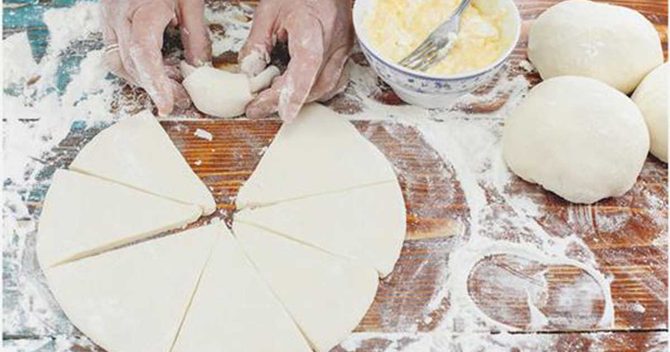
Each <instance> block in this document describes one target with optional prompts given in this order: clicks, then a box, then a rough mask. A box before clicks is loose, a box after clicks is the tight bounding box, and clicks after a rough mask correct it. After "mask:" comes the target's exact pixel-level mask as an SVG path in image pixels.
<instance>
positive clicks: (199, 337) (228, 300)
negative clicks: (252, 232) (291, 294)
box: [172, 228, 311, 352]
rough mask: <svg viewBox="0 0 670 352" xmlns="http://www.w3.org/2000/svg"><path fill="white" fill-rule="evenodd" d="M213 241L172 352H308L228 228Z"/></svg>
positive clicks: (306, 346)
mask: <svg viewBox="0 0 670 352" xmlns="http://www.w3.org/2000/svg"><path fill="white" fill-rule="evenodd" d="M224 232H225V234H224V235H223V236H221V237H220V238H219V239H218V242H217V244H216V246H215V247H214V250H213V252H212V255H211V257H210V259H209V262H208V263H207V266H206V268H205V271H204V272H203V275H202V278H201V279H200V284H199V285H198V290H197V292H196V294H195V295H194V297H193V301H192V303H191V306H190V308H189V311H188V314H187V315H186V318H185V320H184V323H183V325H182V328H181V331H180V332H179V335H178V338H177V341H176V343H175V346H174V349H173V350H172V352H192V351H198V352H222V351H225V352H268V351H286V352H310V351H311V349H310V348H309V345H308V343H307V341H306V340H305V338H304V337H303V336H302V334H301V332H300V330H299V329H298V327H297V326H296V325H295V323H294V322H293V320H292V319H291V317H290V316H289V315H288V313H287V312H286V311H285V310H284V307H283V306H282V305H281V303H280V302H279V301H278V300H277V298H275V296H274V294H273V293H272V291H270V288H269V287H268V285H267V283H265V282H264V281H263V280H262V279H261V278H260V276H259V274H258V272H256V269H255V268H254V267H253V266H252V264H251V262H249V260H248V259H247V257H246V255H245V253H244V252H243V251H242V249H241V248H240V246H239V244H238V243H237V241H236V240H235V239H234V238H233V236H232V234H230V232H229V231H228V229H225V228H224Z"/></svg>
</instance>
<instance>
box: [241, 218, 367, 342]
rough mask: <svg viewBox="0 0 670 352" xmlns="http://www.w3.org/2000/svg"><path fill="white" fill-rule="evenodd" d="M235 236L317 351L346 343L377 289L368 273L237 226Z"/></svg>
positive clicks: (352, 264) (362, 267) (351, 263)
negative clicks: (345, 340)
mask: <svg viewBox="0 0 670 352" xmlns="http://www.w3.org/2000/svg"><path fill="white" fill-rule="evenodd" d="M233 232H234V233H235V236H236V238H237V239H238V240H239V241H240V243H242V247H243V248H244V250H245V251H246V253H247V254H248V255H249V258H250V259H251V261H252V262H253V263H254V265H255V266H256V267H257V268H258V271H259V272H260V274H261V276H262V277H263V278H264V279H265V280H266V281H267V282H268V283H269V285H270V287H271V288H272V290H273V292H274V293H275V294H276V295H277V298H279V300H280V301H281V302H282V303H283V304H284V307H286V309H287V311H288V312H289V314H291V316H292V317H293V319H294V320H295V322H296V323H297V324H298V327H300V330H301V331H302V332H303V333H304V334H305V336H306V337H307V339H308V340H309V341H310V343H311V345H312V347H313V348H314V349H316V350H317V351H320V352H326V351H329V350H330V349H331V348H332V347H333V346H335V345H337V344H338V343H339V342H340V341H342V340H343V339H344V338H345V337H347V336H348V334H349V333H350V332H351V331H352V330H353V329H354V328H355V327H356V326H357V325H358V323H359V322H360V320H361V319H362V318H363V316H364V315H365V313H366V312H367V310H368V308H369V307H370V305H371V304H372V301H373V299H374V297H375V293H376V291H377V285H378V283H379V280H378V278H377V272H376V271H375V270H374V269H373V268H372V267H369V266H367V265H363V264H360V263H359V262H356V261H352V260H348V259H344V258H341V257H337V256H334V255H331V254H328V253H326V252H323V251H321V250H318V249H315V248H312V247H309V246H306V245H303V244H301V243H298V242H295V241H293V240H289V239H286V238H283V237H281V236H277V235H275V234H272V233H269V232H266V231H265V230H263V229H261V228H258V227H255V226H252V225H247V224H244V223H241V222H235V223H234V227H233Z"/></svg>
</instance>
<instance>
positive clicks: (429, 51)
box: [399, 0, 471, 71]
mask: <svg viewBox="0 0 670 352" xmlns="http://www.w3.org/2000/svg"><path fill="white" fill-rule="evenodd" d="M470 1H471V0H461V3H460V4H459V5H458V7H457V8H456V10H455V11H454V13H453V14H451V16H450V17H449V19H448V20H446V21H444V22H443V23H442V24H440V25H439V26H438V27H437V28H436V29H435V30H434V31H433V32H432V33H430V35H429V36H428V38H426V40H424V41H423V43H421V45H419V47H418V48H416V49H414V51H412V52H411V53H410V54H409V55H407V57H405V58H404V59H402V60H400V62H399V64H400V65H402V66H405V67H407V68H409V69H412V70H416V71H426V70H427V69H429V68H430V67H431V66H433V65H434V64H435V63H437V62H440V61H441V60H442V59H443V58H444V57H445V56H447V54H448V53H449V50H450V49H451V47H452V46H453V45H454V41H456V35H457V34H458V31H459V29H460V26H461V14H462V13H463V11H464V10H465V8H466V7H468V5H469V4H470Z"/></svg>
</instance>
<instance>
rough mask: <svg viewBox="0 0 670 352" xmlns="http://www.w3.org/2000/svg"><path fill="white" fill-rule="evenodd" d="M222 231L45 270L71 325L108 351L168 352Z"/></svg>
mask: <svg viewBox="0 0 670 352" xmlns="http://www.w3.org/2000/svg"><path fill="white" fill-rule="evenodd" d="M219 230H220V228H219V226H218V225H212V226H207V227H201V228H198V229H194V230H189V231H185V232H182V233H179V234H175V235H170V236H166V237H163V238H160V239H156V240H152V241H147V242H143V243H140V244H138V245H135V246H130V247H125V248H121V249H118V250H115V251H111V252H107V253H104V254H101V255H98V256H94V257H89V258H85V259H82V260H80V261H76V262H73V263H68V264H64V265H61V266H57V267H55V268H51V269H47V270H46V271H45V273H46V277H47V281H48V283H49V288H50V289H51V292H53V294H54V297H55V298H56V301H58V303H59V304H60V306H61V308H62V309H63V311H64V312H65V315H67V316H68V318H69V319H70V321H71V322H72V323H73V324H74V325H75V326H76V327H77V328H79V330H81V331H82V332H83V333H84V334H86V336H88V337H89V338H91V340H93V341H94V342H95V343H97V344H98V345H100V346H101V347H103V348H104V349H106V350H107V351H138V352H139V351H152V352H168V351H170V348H171V346H172V343H173V342H174V339H175V337H176V335H177V332H178V330H179V325H180V323H181V321H182V320H183V317H184V314H185V313H186V309H187V307H188V304H189V301H190V299H191V297H192V295H193V293H194V291H195V288H196V285H197V282H198V278H199V277H200V274H201V273H202V270H203V268H204V265H205V262H206V261H207V258H208V257H209V254H210V252H211V249H212V245H213V243H214V240H215V239H216V237H215V236H216V235H217V234H219Z"/></svg>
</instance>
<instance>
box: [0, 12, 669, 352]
mask: <svg viewBox="0 0 670 352" xmlns="http://www.w3.org/2000/svg"><path fill="white" fill-rule="evenodd" d="M555 2H556V1H554V0H517V3H518V5H519V7H520V10H521V13H522V16H523V18H524V25H523V29H524V31H523V36H522V39H521V41H520V43H519V45H518V47H517V49H516V50H515V51H514V54H513V56H512V58H511V60H510V65H509V66H508V67H507V68H506V70H507V73H508V74H510V75H519V74H523V75H526V77H527V78H528V80H529V81H531V82H533V83H537V82H538V81H539V77H538V76H537V74H536V73H533V72H531V73H528V72H526V71H524V70H522V69H520V67H519V62H520V61H521V60H524V59H526V51H525V47H526V41H527V29H528V28H529V25H530V24H531V23H532V21H533V19H534V18H536V17H537V16H538V15H539V14H540V13H541V12H542V11H543V10H544V9H545V8H547V7H548V6H550V5H552V4H553V3H555ZM611 2H613V3H617V4H620V5H624V6H628V7H632V8H635V9H637V10H639V11H640V12H642V13H643V14H644V15H645V16H646V17H647V18H649V19H650V20H651V21H652V22H653V23H654V24H655V25H656V27H657V29H658V30H659V33H662V39H663V45H664V47H665V46H667V35H666V34H665V33H666V30H667V28H666V25H665V24H666V23H667V20H668V17H667V1H665V0H663V1H655V0H649V1H629V0H617V1H611ZM43 6H48V5H43ZM213 29H215V30H216V28H213ZM33 30H39V28H36V29H35V28H33ZM233 56H234V55H230V54H228V55H223V56H222V57H220V58H219V60H218V61H219V62H225V61H229V59H230V58H231V57H233ZM354 60H356V61H358V62H363V61H364V59H363V58H362V56H361V55H360V54H356V55H354ZM494 84H495V82H493V83H492V84H491V85H490V86H489V87H488V88H483V89H481V90H480V93H481V94H485V93H486V92H487V91H488V90H489V89H490V88H491V86H493V85H494ZM506 98H507V97H505V96H500V97H498V98H497V99H494V100H489V101H486V102H482V103H478V104H470V105H467V106H460V107H457V109H461V110H462V111H467V112H491V111H495V110H497V109H499V108H500V107H501V106H502V105H503V103H504V101H505V99H506ZM375 99H377V100H378V101H380V102H383V103H385V104H398V103H399V100H398V99H397V97H396V96H395V95H394V94H393V93H392V92H391V91H390V90H389V89H388V87H385V86H383V85H380V90H379V93H378V94H376V95H375ZM130 101H132V102H133V104H136V105H137V106H142V105H144V104H145V103H146V97H145V96H143V93H142V92H141V91H139V90H136V89H131V88H128V87H126V88H125V89H124V94H123V95H122V96H121V97H120V99H119V102H118V104H115V106H114V107H113V108H115V109H116V108H119V107H123V108H124V109H128V105H127V103H128V102H130ZM124 104H126V105H124ZM329 105H330V106H331V107H333V108H334V109H336V110H341V111H343V112H350V111H352V110H359V108H360V106H358V105H357V103H356V102H355V101H348V100H347V99H344V98H336V99H334V100H333V101H331V102H330V103H329ZM131 109H132V107H131ZM186 115H188V116H190V117H195V118H196V119H191V120H167V121H163V122H162V124H163V127H164V128H165V129H166V130H167V132H168V133H169V134H170V136H171V137H172V139H173V141H175V143H176V145H177V146H178V147H179V149H180V150H181V151H182V153H183V154H184V156H185V157H186V159H187V160H188V161H189V163H190V164H191V166H192V167H193V169H194V170H195V171H196V173H197V174H198V175H199V176H200V177H201V178H202V179H203V180H204V181H205V182H206V183H207V184H208V186H210V187H211V188H212V189H213V192H214V194H215V197H216V199H217V203H218V208H219V211H218V212H217V213H216V216H222V217H224V218H225V219H227V220H228V222H229V221H230V216H231V213H232V211H234V197H235V194H236V193H237V190H238V189H239V187H240V186H241V185H242V184H243V183H244V181H245V180H246V179H247V178H248V177H249V175H250V174H251V172H252V171H253V169H254V167H255V165H256V164H257V163H258V161H259V160H260V157H261V155H262V151H263V148H264V147H266V146H267V145H268V144H269V143H270V142H271V140H272V138H273V136H274V134H275V132H276V131H277V129H278V128H279V126H280V122H279V121H278V120H276V119H268V120H261V121H248V120H213V119H208V118H206V117H202V116H200V115H199V114H197V113H196V112H194V111H189V112H188V113H187V114H186ZM390 124H391V123H389V122H368V121H361V122H356V127H357V128H358V129H359V130H360V131H362V132H364V135H365V136H367V137H368V138H369V139H370V140H371V141H372V142H373V143H374V144H375V145H377V146H378V147H379V148H380V150H382V152H383V153H384V154H385V155H386V156H387V157H388V158H389V160H390V161H391V162H392V163H393V165H394V167H395V169H396V172H397V173H398V179H399V182H400V184H401V186H402V189H403V193H404V197H405V200H406V203H407V215H408V234H407V240H406V241H405V244H404V247H403V251H402V254H401V257H400V260H399V262H398V264H397V266H396V269H395V271H394V272H393V274H392V275H391V276H390V277H389V278H387V279H386V280H384V281H383V282H382V283H381V286H380V289H379V291H378V295H377V297H376V299H375V302H374V304H373V306H372V307H371V309H370V310H369V312H368V313H367V315H366V316H365V318H364V319H363V321H362V322H361V324H360V325H359V326H358V328H357V329H356V331H357V332H372V333H374V332H387V333H414V332H418V333H422V332H430V331H433V330H434V329H435V328H436V327H437V326H439V325H440V323H441V322H442V320H441V318H442V317H443V316H444V315H445V314H446V313H447V312H448V311H449V309H450V306H449V301H448V300H444V301H443V302H442V303H441V304H440V306H439V307H438V308H437V309H432V310H431V314H430V316H425V312H426V307H427V305H428V304H429V303H430V302H431V299H432V298H433V296H434V294H435V292H436V290H438V289H439V287H437V286H438V285H439V283H440V282H442V281H441V280H442V279H443V276H444V275H445V272H444V267H445V263H446V261H447V260H448V258H449V253H450V252H451V251H452V250H453V249H454V248H455V247H456V246H458V245H459V243H461V242H462V241H463V240H465V239H467V236H469V231H470V225H471V224H470V223H469V216H470V210H469V209H468V206H467V203H466V202H465V195H464V193H463V189H462V187H461V185H460V183H459V180H458V177H457V175H456V173H455V171H454V167H453V165H451V164H449V162H445V161H444V160H443V159H442V158H441V157H440V156H439V154H438V153H437V152H436V151H435V150H434V149H433V148H432V147H431V146H430V145H428V144H427V143H426V141H425V140H424V139H423V138H422V136H421V134H420V133H419V132H418V131H417V130H416V129H414V128H413V127H409V126H403V125H395V126H393V128H388V127H389V125H390ZM197 128H201V129H204V130H207V131H209V132H210V133H212V134H213V137H214V138H213V140H212V141H207V140H203V139H200V138H198V137H196V136H194V135H193V133H194V131H195V130H196V129H197ZM99 129H100V128H99V127H97V128H75V129H73V131H72V133H71V134H70V136H68V138H66V139H65V140H64V141H63V142H62V143H61V144H60V146H59V147H58V148H56V149H55V150H54V151H53V154H52V155H51V157H50V159H49V160H48V162H47V166H46V167H45V169H44V172H43V182H42V183H40V184H39V185H37V187H35V189H33V190H32V191H31V192H32V196H31V200H32V201H31V204H30V206H31V209H32V210H33V211H34V212H35V214H38V213H39V209H40V205H41V200H42V197H43V194H44V190H45V189H46V187H47V186H48V183H49V179H50V174H51V173H52V172H53V170H54V169H55V168H58V167H63V166H66V165H67V164H68V163H69V162H70V161H71V159H72V158H73V157H74V155H76V153H77V151H78V150H79V149H80V148H81V146H82V145H83V144H85V143H86V141H88V140H89V139H90V138H92V136H93V135H94V134H95V133H97V132H98V131H99ZM667 176H668V173H667V165H666V164H663V163H661V162H659V161H658V160H656V159H655V158H653V157H649V158H648V160H647V162H646V164H645V166H644V169H643V172H642V174H641V176H640V178H639V180H638V181H637V183H636V184H635V186H634V188H633V189H632V190H631V191H630V192H628V193H627V194H626V195H624V196H623V197H620V198H617V199H608V200H605V201H602V202H599V203H597V204H595V205H593V206H576V205H572V204H569V203H567V202H565V201H563V200H561V199H560V198H558V197H556V196H554V195H552V194H550V193H548V192H545V191H543V190H542V189H541V188H539V187H537V186H535V185H530V184H528V183H525V182H523V181H521V180H520V179H518V178H517V179H514V180H513V182H512V183H511V185H510V186H509V187H508V189H507V190H506V191H507V192H509V193H511V194H521V193H523V194H527V195H529V196H530V198H531V199H532V200H533V201H534V202H535V203H536V204H537V205H538V212H537V214H536V215H535V218H534V220H535V221H536V222H537V224H539V226H541V228H542V229H543V230H544V231H546V232H547V233H549V234H551V235H553V236H557V237H564V236H567V235H569V234H574V235H576V236H577V237H578V238H580V239H581V240H583V241H584V242H585V243H586V244H587V245H588V247H589V249H590V250H591V252H592V253H593V255H594V257H595V258H594V260H595V262H596V263H597V267H598V269H599V270H600V271H601V272H603V273H605V274H606V275H608V276H611V277H612V279H613V281H612V284H611V289H612V297H613V301H614V305H615V312H616V314H615V321H614V326H613V327H612V328H599V327H597V324H596V323H597V321H598V320H599V318H600V316H601V314H602V311H603V302H604V299H603V298H602V297H600V298H598V297H596V298H593V297H586V296H580V295H579V292H577V291H569V289H570V288H571V287H574V285H575V283H576V282H579V281H580V280H581V281H584V280H586V281H589V280H591V281H592V279H590V277H589V276H588V275H586V274H585V273H584V272H582V271H581V270H579V269H577V268H575V267H571V266H546V265H543V264H542V263H538V262H533V261H529V260H526V259H522V258H518V257H514V256H509V255H496V256H491V257H488V258H486V259H484V260H482V261H481V262H480V263H479V264H478V265H477V266H476V267H475V269H474V270H473V271H472V273H471V274H470V280H469V282H468V287H469V291H470V294H471V295H472V297H473V299H474V300H475V302H476V303H477V304H478V306H479V307H480V308H481V309H482V311H484V312H485V313H487V314H488V315H489V316H490V317H492V318H494V319H496V320H498V321H500V322H503V323H505V324H507V325H511V326H514V327H517V328H518V331H517V332H514V333H513V334H512V335H511V336H507V337H506V338H505V343H506V344H507V345H506V346H507V347H508V348H509V349H510V350H519V351H525V350H528V351H532V350H537V349H536V348H533V345H532V344H531V345H527V344H524V341H525V340H526V339H527V338H528V336H531V334H532V338H533V340H532V341H534V342H533V343H537V342H539V341H548V343H549V344H550V345H552V346H553V347H552V348H551V350H558V351H590V350H598V351H601V350H602V351H652V350H655V351H660V350H665V349H667V333H668V330H667V327H668V325H667V320H668V311H667V294H668V291H667V286H668V281H667V276H668V271H667V270H668V258H667V215H668V213H667V200H668V194H667ZM489 202H490V204H489V205H488V206H489V207H490V208H491V209H492V211H494V213H495V214H497V215H498V216H500V217H504V216H505V215H509V214H510V211H511V210H510V209H509V206H508V204H506V203H505V201H504V199H502V198H501V197H499V195H496V194H493V193H492V194H490V198H489ZM651 202H662V203H663V205H658V204H655V206H654V207H652V206H651V205H652V204H651ZM613 224H614V225H613ZM502 227H504V226H499V224H497V223H496V222H495V221H492V222H491V236H492V237H494V238H497V239H507V240H510V241H523V240H524V238H523V236H522V235H521V234H520V233H521V232H520V229H515V228H502ZM577 257H579V255H577ZM540 272H542V273H543V276H544V278H545V279H546V280H547V283H548V288H549V289H548V292H547V293H546V295H547V297H546V300H545V304H544V305H542V306H539V307H538V308H539V309H540V310H541V311H542V312H543V313H544V314H545V315H547V316H548V317H550V323H549V324H548V325H547V326H546V327H544V328H542V329H541V330H540V331H534V332H531V331H528V330H526V329H525V327H526V326H527V325H528V322H529V319H530V315H529V311H528V306H527V304H526V299H527V298H526V296H525V294H524V293H523V292H519V291H514V290H505V289H504V288H505V286H504V285H502V286H501V285H500V282H501V278H502V281H505V280H517V282H519V283H525V284H527V285H532V284H533V280H537V275H538V273H540ZM492 278H496V280H492ZM566 289H568V291H565V290H566ZM565 292H571V293H572V297H571V298H572V307H573V308H575V307H590V309H589V310H586V311H579V310H578V309H568V310H566V309H565V302H563V303H562V301H561V299H563V298H564V297H563V295H564V294H565ZM594 302H595V303H594ZM501 307H504V308H505V309H501ZM326 318H327V317H326ZM408 329H410V330H408ZM479 334H480V335H481V338H482V339H492V340H495V339H496V336H497V335H496V332H495V331H490V332H480V333H479ZM41 337H42V336H32V337H28V338H41ZM5 338H12V336H5ZM387 345H389V341H386V340H384V339H380V338H370V339H369V340H366V341H365V342H364V343H363V344H362V345H361V348H360V349H359V351H383V350H384V349H385V348H386V346H387ZM82 350H88V349H84V348H82ZM335 351H343V349H341V348H336V349H335Z"/></svg>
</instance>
